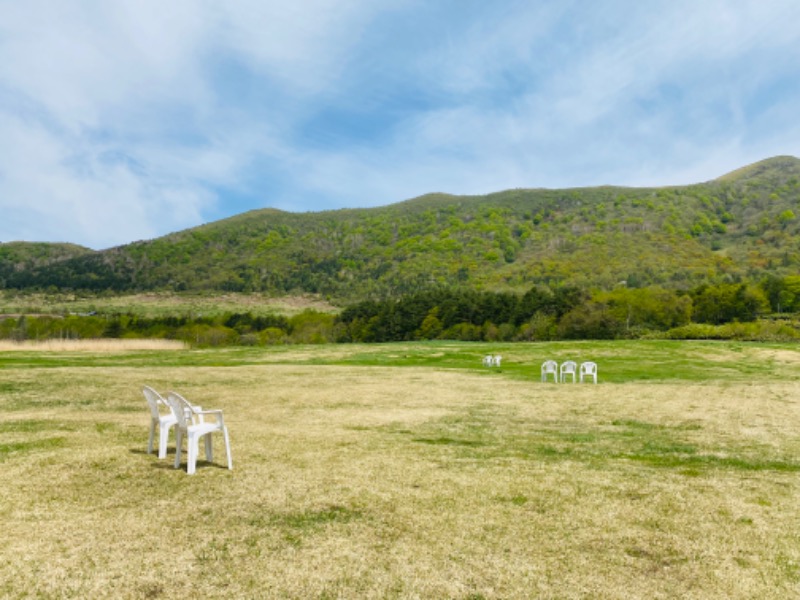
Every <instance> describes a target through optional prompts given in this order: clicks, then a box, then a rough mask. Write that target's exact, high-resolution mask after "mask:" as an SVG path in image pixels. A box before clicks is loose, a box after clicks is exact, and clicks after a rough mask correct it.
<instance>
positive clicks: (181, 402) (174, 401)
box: [167, 392, 194, 429]
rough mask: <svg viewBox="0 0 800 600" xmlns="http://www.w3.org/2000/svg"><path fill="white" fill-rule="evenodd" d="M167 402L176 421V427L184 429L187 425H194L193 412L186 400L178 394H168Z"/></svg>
mask: <svg viewBox="0 0 800 600" xmlns="http://www.w3.org/2000/svg"><path fill="white" fill-rule="evenodd" d="M167 402H168V403H169V405H170V407H171V408H172V412H173V413H174V414H175V417H176V418H177V419H178V427H180V428H181V429H186V428H187V427H188V426H189V425H193V424H194V411H193V410H192V405H191V404H190V403H189V401H188V400H187V399H186V398H184V397H183V396H181V395H180V394H179V393H178V392H169V393H167Z"/></svg>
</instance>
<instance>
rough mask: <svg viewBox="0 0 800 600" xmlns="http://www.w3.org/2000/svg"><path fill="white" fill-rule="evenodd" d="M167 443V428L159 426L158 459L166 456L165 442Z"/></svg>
mask: <svg viewBox="0 0 800 600" xmlns="http://www.w3.org/2000/svg"><path fill="white" fill-rule="evenodd" d="M168 441H169V427H164V426H161V427H159V431H158V458H165V457H166V456H167V442H168Z"/></svg>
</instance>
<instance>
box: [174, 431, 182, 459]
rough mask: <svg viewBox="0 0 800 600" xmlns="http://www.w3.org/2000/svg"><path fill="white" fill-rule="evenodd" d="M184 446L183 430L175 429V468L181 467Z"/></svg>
mask: <svg viewBox="0 0 800 600" xmlns="http://www.w3.org/2000/svg"><path fill="white" fill-rule="evenodd" d="M182 445H183V430H182V429H181V428H180V427H177V428H175V468H176V469H177V468H179V467H180V466H181V446H182Z"/></svg>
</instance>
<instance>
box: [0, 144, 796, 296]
mask: <svg viewBox="0 0 800 600" xmlns="http://www.w3.org/2000/svg"><path fill="white" fill-rule="evenodd" d="M798 216H800V160H798V159H797V158H794V157H789V156H781V157H775V158H771V159H768V160H764V161H761V162H759V163H755V164H753V165H749V166H746V167H743V168H741V169H738V170H736V171H734V172H732V173H729V174H727V175H724V176H722V177H719V178H717V179H714V180H711V181H708V182H705V183H699V184H696V185H689V186H674V187H660V188H624V187H614V186H604V187H593V188H575V189H563V190H548V189H514V190H506V191H503V192H497V193H493V194H488V195H483V196H452V195H448V194H429V195H425V196H422V197H419V198H414V199H411V200H407V201H405V202H400V203H397V204H393V205H390V206H385V207H379V208H366V209H343V210H336V211H326V212H318V213H304V214H297V213H287V212H283V211H278V210H274V209H263V210H255V211H250V212H247V213H243V214H240V215H237V216H235V217H231V218H229V219H224V220H221V221H216V222H213V223H209V224H206V225H203V226H200V227H195V228H192V229H188V230H185V231H181V232H177V233H173V234H170V235H167V236H164V237H161V238H157V239H154V240H150V241H141V242H136V243H132V244H128V245H125V246H120V247H117V248H112V249H109V250H104V251H100V252H94V251H89V250H86V249H81V248H79V247H75V246H58V247H54V248H53V249H52V250H49V251H47V252H46V251H45V249H46V248H47V247H48V245H47V244H44V245H38V244H35V245H33V246H32V247H35V248H41V249H40V250H37V252H39V253H40V254H39V255H37V254H36V252H34V251H33V250H32V249H31V248H28V249H27V250H25V249H24V248H21V247H19V246H15V245H12V244H0V289H2V288H9V289H45V288H52V287H55V288H59V289H89V290H113V291H144V290H158V289H169V290H226V291H263V292H268V293H273V294H285V293H298V292H304V293H317V294H324V295H326V296H328V297H330V298H332V299H334V300H337V301H342V302H347V301H352V300H358V299H363V298H370V297H382V296H388V295H399V294H403V293H407V292H410V291H415V290H419V289H420V288H424V287H427V286H431V285H442V284H444V285H453V284H457V285H461V286H465V287H471V288H475V289H484V290H496V291H500V290H502V291H524V290H527V289H529V288H530V287H531V286H533V285H535V284H549V285H551V286H552V285H560V284H569V285H578V286H582V287H597V288H611V287H614V286H617V285H619V284H620V283H622V282H624V283H625V284H626V285H628V286H631V287H640V286H645V285H661V286H665V287H669V288H677V289H686V288H689V287H693V286H697V285H699V284H702V283H704V282H719V281H738V280H757V279H759V278H762V277H763V276H765V275H766V274H773V275H788V274H796V273H797V272H798V269H799V268H800V219H798ZM23 250H25V251H23ZM34 256H37V257H36V258H34ZM9 257H10V258H9ZM15 257H16V258H15Z"/></svg>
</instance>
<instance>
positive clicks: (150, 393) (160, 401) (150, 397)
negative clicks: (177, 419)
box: [142, 385, 169, 419]
mask: <svg viewBox="0 0 800 600" xmlns="http://www.w3.org/2000/svg"><path fill="white" fill-rule="evenodd" d="M142 394H144V398H145V400H147V405H148V406H149V407H150V416H152V417H153V418H154V419H158V418H159V417H160V416H161V414H160V411H159V409H158V407H159V405H163V406H166V407H169V404H168V403H167V401H166V400H164V398H162V397H161V394H159V393H158V392H157V391H155V390H154V389H153V388H151V387H150V386H149V385H143V386H142Z"/></svg>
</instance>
